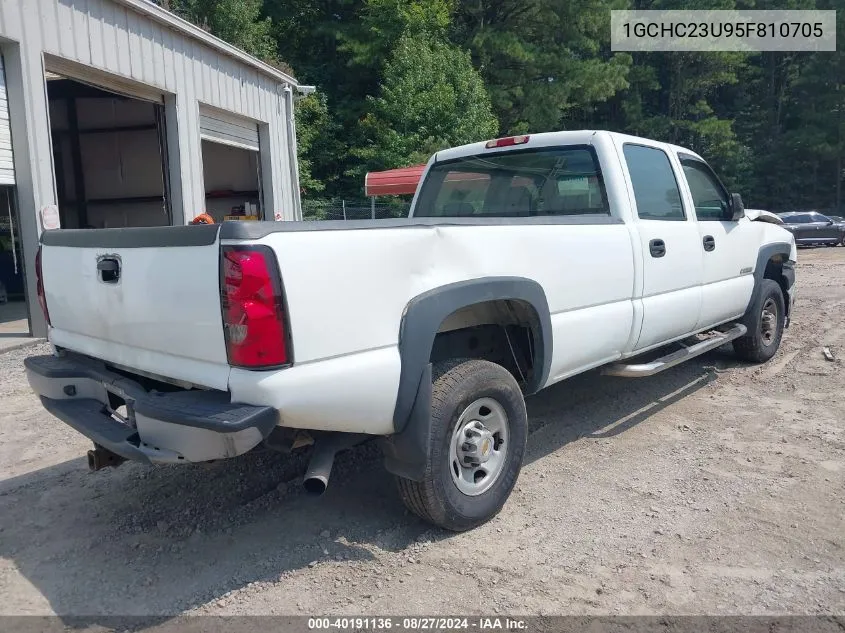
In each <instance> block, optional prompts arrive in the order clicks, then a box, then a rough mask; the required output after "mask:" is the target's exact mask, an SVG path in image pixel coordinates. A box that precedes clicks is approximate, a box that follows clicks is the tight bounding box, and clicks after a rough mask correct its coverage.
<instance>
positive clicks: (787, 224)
mask: <svg viewBox="0 0 845 633" xmlns="http://www.w3.org/2000/svg"><path fill="white" fill-rule="evenodd" d="M778 215H779V216H780V218H781V219H782V220H783V222H784V227H783V228H785V229H787V230H788V231H790V232H791V233H792V234H793V235H794V236H795V243H796V244H798V245H799V246H810V245H814V244H826V245H828V246H836V245H837V244H842V243H843V242H845V223H842V222H836V221H834V220H833V219H832V218H830V217H828V216H826V215H822V214H821V213H818V212H816V211H794V212H790V213H779V214H778Z"/></svg>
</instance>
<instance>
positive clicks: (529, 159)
mask: <svg viewBox="0 0 845 633" xmlns="http://www.w3.org/2000/svg"><path fill="white" fill-rule="evenodd" d="M597 214H598V215H609V214H610V210H609V208H608V205H607V195H606V193H605V188H604V182H603V180H602V177H601V170H600V168H599V164H598V160H597V159H596V155H595V151H594V150H593V149H592V148H591V147H589V146H569V147H549V148H542V149H527V150H517V151H508V152H498V153H489V154H482V155H478V156H468V157H465V158H460V159H457V160H452V161H448V162H443V163H437V164H435V165H434V166H433V167H432V168H431V169H430V170H429V172H428V176H427V177H426V179H425V182H424V183H423V185H422V188H421V189H420V196H419V200H418V201H417V206H416V209H415V210H414V215H415V216H417V217H444V218H449V217H530V216H548V215H597Z"/></svg>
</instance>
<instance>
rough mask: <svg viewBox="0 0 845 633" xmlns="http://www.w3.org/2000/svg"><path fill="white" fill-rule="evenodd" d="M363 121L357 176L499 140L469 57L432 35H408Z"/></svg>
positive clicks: (398, 48) (401, 43)
mask: <svg viewBox="0 0 845 633" xmlns="http://www.w3.org/2000/svg"><path fill="white" fill-rule="evenodd" d="M370 102H371V106H372V109H371V112H370V113H369V114H368V115H367V116H366V117H365V118H364V120H363V121H362V128H363V131H364V137H365V138H366V139H367V144H366V145H365V146H364V147H361V148H358V149H356V150H355V151H354V155H355V156H357V157H358V158H360V159H361V160H362V164H361V165H360V166H357V167H355V168H353V170H355V171H354V172H353V173H356V172H357V173H362V170H364V169H365V168H366V169H386V168H391V167H400V166H404V165H410V164H413V163H420V162H425V161H426V160H428V158H429V156H431V154H433V153H434V152H436V151H437V150H440V149H444V148H446V147H450V146H453V145H462V144H464V143H470V142H473V141H478V140H482V139H487V138H490V137H492V136H494V135H495V134H496V131H497V127H498V126H497V123H496V119H495V117H494V116H493V114H492V112H491V108H490V99H489V97H488V96H487V91H486V90H485V88H484V83H483V82H482V80H481V77H480V76H479V75H478V73H477V72H476V71H475V70H474V69H473V67H472V62H471V60H470V57H469V54H468V53H466V52H464V51H461V50H459V49H458V48H456V47H455V46H453V45H451V44H447V43H445V42H441V41H438V40H436V39H434V38H433V37H431V36H428V35H424V34H423V35H404V36H403V37H401V38H400V39H399V42H398V43H397V45H396V49H395V50H394V51H393V55H392V57H391V58H390V60H389V61H388V62H387V64H386V66H385V70H384V81H383V84H382V87H381V94H380V95H379V96H378V97H377V98H374V99H371V100H370Z"/></svg>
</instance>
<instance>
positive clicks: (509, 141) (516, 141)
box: [484, 134, 530, 149]
mask: <svg viewBox="0 0 845 633" xmlns="http://www.w3.org/2000/svg"><path fill="white" fill-rule="evenodd" d="M529 138H530V137H529V136H528V134H522V135H520V136H506V137H505V138H497V139H494V140H492V141H487V144H486V145H485V146H484V147H486V148H487V149H493V148H494V147H510V146H511V145H522V144H523V143H527V142H528V139H529Z"/></svg>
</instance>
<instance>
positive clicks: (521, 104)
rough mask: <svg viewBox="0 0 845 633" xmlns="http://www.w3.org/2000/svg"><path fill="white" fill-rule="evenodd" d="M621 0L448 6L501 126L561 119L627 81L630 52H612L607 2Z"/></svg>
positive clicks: (527, 127)
mask: <svg viewBox="0 0 845 633" xmlns="http://www.w3.org/2000/svg"><path fill="white" fill-rule="evenodd" d="M626 7H627V1H626V0H578V1H575V0H474V1H472V2H461V3H460V4H459V5H458V9H457V11H456V13H455V26H454V29H453V31H454V40H455V41H457V42H458V43H459V45H461V46H464V47H466V48H468V49H469V50H470V51H471V52H472V56H473V60H474V61H475V64H476V66H477V67H478V68H479V70H480V72H481V74H482V76H483V77H484V80H485V83H486V84H487V86H488V89H489V91H490V95H491V99H492V103H493V110H494V112H495V113H496V115H497V117H498V118H499V121H500V123H501V126H502V129H503V131H504V132H506V133H513V134H516V133H523V132H530V131H533V132H545V131H551V130H558V129H562V127H564V121H565V119H566V118H567V117H568V116H569V115H570V114H573V113H575V112H576V111H579V110H583V109H585V108H587V107H588V106H590V105H592V104H594V103H598V102H602V101H604V100H606V99H608V98H610V97H612V96H613V95H614V94H616V93H617V92H618V91H619V90H620V89H622V88H625V87H626V86H627V85H628V84H627V79H626V77H627V73H628V67H629V65H630V56H629V55H627V54H612V53H610V52H609V50H608V49H607V46H606V42H609V39H610V9H623V8H626Z"/></svg>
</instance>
